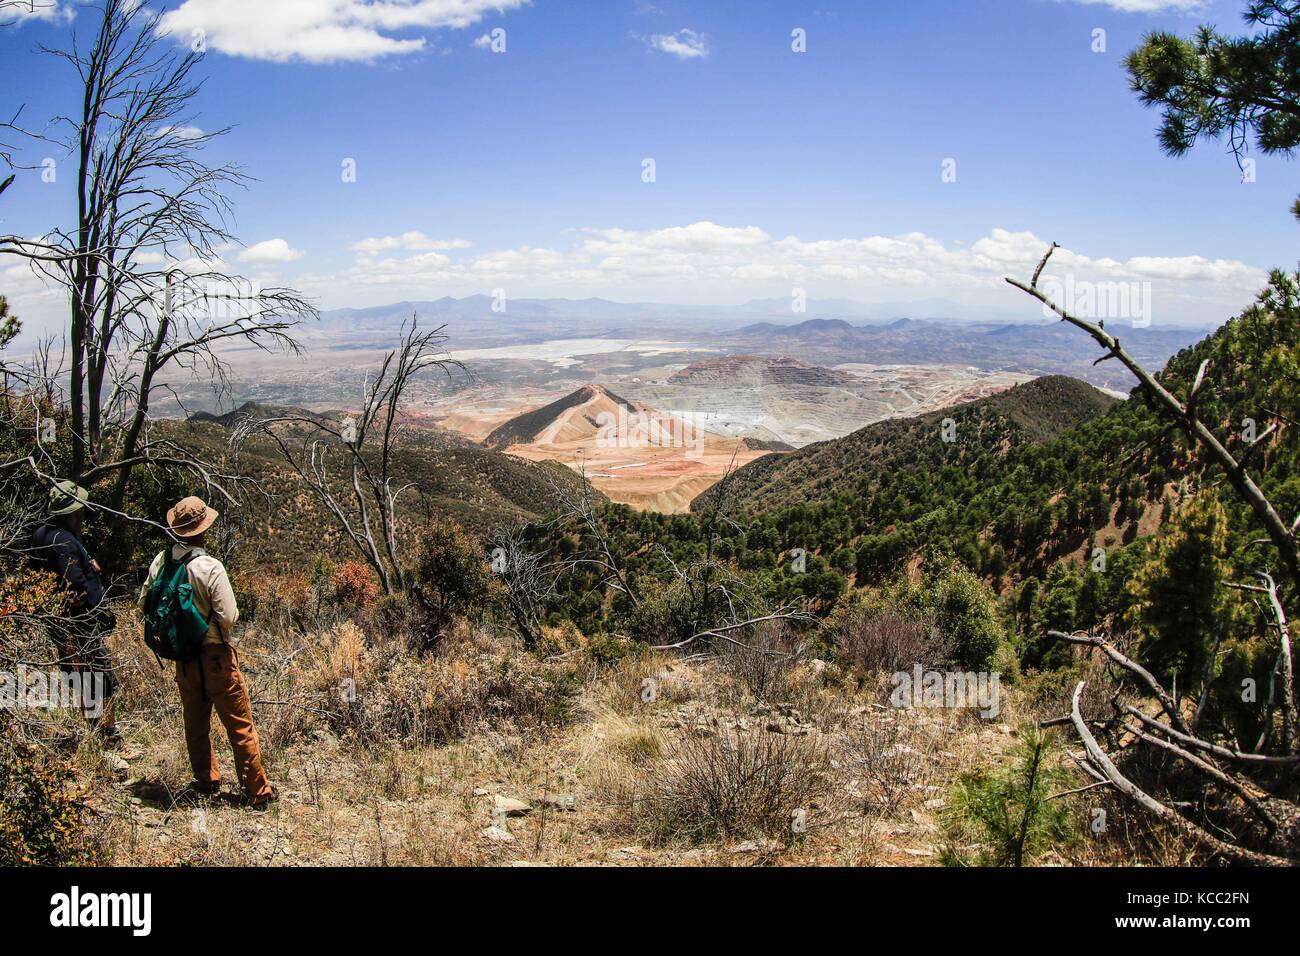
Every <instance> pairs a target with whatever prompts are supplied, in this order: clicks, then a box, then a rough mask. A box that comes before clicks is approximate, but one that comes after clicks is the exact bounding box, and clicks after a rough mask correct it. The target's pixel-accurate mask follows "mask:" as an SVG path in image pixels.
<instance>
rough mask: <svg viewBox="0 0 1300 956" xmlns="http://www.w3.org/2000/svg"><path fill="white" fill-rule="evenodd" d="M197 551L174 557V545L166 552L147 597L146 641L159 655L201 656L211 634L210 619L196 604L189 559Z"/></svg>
mask: <svg viewBox="0 0 1300 956" xmlns="http://www.w3.org/2000/svg"><path fill="white" fill-rule="evenodd" d="M197 556H198V552H196V551H191V552H190V553H189V554H187V555H186V556H185V557H184V558H182V559H181V560H180V561H173V560H172V557H171V548H168V549H167V551H166V552H164V557H163V566H162V568H161V569H160V570H159V571H158V577H156V578H154V581H153V584H151V585H149V591H148V593H147V594H145V598H144V642H145V644H146V645H148V647H149V649H150V650H151V651H153V652H154V653H155V654H157V655H158V656H159V657H163V658H166V659H167V660H169V661H192V660H194V659H195V658H197V657H198V656H199V651H200V649H201V648H202V647H203V639H204V638H205V637H207V634H208V621H207V619H206V618H205V617H204V616H203V615H202V614H200V613H199V609H198V608H197V607H195V606H194V589H193V587H191V586H190V577H189V571H188V568H189V563H190V561H192V560H193V559H194V558H195V557H197Z"/></svg>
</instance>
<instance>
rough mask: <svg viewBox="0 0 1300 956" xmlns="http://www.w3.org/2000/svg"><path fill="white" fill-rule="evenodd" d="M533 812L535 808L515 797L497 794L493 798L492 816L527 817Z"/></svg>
mask: <svg viewBox="0 0 1300 956" xmlns="http://www.w3.org/2000/svg"><path fill="white" fill-rule="evenodd" d="M532 812H533V808H532V807H531V806H529V805H528V804H526V803H524V801H522V800H516V799H515V798H514V797H503V796H501V794H499V793H498V794H497V795H496V796H494V797H493V798H492V815H493V816H497V815H498V814H502V813H504V814H505V815H506V816H508V817H526V816H528V814H530V813H532Z"/></svg>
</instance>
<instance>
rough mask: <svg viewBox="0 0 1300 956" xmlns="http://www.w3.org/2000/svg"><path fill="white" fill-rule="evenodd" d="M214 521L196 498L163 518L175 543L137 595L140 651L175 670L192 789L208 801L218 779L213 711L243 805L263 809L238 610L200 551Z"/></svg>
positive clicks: (216, 568) (272, 795)
mask: <svg viewBox="0 0 1300 956" xmlns="http://www.w3.org/2000/svg"><path fill="white" fill-rule="evenodd" d="M217 517H218V513H217V512H216V511H215V510H214V509H212V508H209V507H208V506H207V505H206V504H204V503H203V501H202V500H201V499H199V498H195V497H190V498H185V499H184V500H182V501H179V502H177V503H176V506H175V507H174V508H172V509H171V510H170V511H168V512H167V527H168V529H169V530H170V531H171V534H172V537H173V538H174V539H175V541H174V543H173V544H172V545H171V546H170V547H168V548H166V549H164V550H163V551H162V552H160V553H159V554H158V556H157V557H156V558H154V560H153V563H152V564H151V565H150V566H149V576H148V579H147V580H146V581H145V583H144V587H143V588H141V590H140V605H141V607H142V608H144V610H145V643H146V644H148V645H149V646H150V647H151V648H152V649H153V650H154V651H155V653H157V654H159V656H160V657H167V658H168V659H170V660H174V661H175V662H176V686H177V687H178V688H179V690H180V694H181V708H182V710H183V712H184V717H185V745H186V748H187V749H188V750H189V754H190V767H191V769H193V771H194V787H195V789H196V790H199V791H200V792H202V793H208V794H215V793H216V792H217V791H219V790H220V789H221V774H220V773H219V772H218V770H217V758H216V755H215V754H214V753H213V752H212V741H211V738H210V736H209V728H210V725H211V719H212V711H213V709H215V710H216V712H217V717H218V718H220V720H221V723H222V724H223V725H224V726H225V728H226V736H227V737H229V739H230V747H231V749H232V750H233V751H234V753H235V769H236V772H237V773H238V775H239V783H240V786H241V787H242V788H243V791H244V798H245V800H246V801H247V803H248V804H249V805H250V806H252V807H255V808H259V809H260V808H263V807H266V806H268V805H269V804H271V803H272V802H274V801H275V800H276V798H277V794H276V792H275V789H274V788H273V787H272V786H271V784H270V782H269V781H268V780H267V779H266V772H265V771H264V770H263V769H262V755H261V747H260V745H259V743H258V739H257V729H256V728H255V727H254V726H253V707H252V704H251V703H250V701H249V697H248V684H247V683H246V682H245V680H244V675H243V672H242V671H240V669H239V657H238V655H237V654H236V653H235V646H234V644H235V641H234V628H235V622H236V621H237V620H239V607H238V606H237V605H236V603H235V593H234V591H233V590H232V589H231V587H230V577H229V576H228V575H227V574H226V568H225V566H224V565H223V564H222V563H221V562H220V561H218V560H217V559H216V558H214V557H212V555H210V554H208V553H207V552H206V551H205V550H203V540H204V535H205V534H206V533H207V531H208V529H209V528H210V527H212V522H214V521H216V520H217Z"/></svg>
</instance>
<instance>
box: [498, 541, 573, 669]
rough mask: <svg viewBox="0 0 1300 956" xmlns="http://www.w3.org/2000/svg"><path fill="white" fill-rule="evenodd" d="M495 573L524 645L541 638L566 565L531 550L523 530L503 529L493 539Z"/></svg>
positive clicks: (527, 645) (532, 643) (513, 622)
mask: <svg viewBox="0 0 1300 956" xmlns="http://www.w3.org/2000/svg"><path fill="white" fill-rule="evenodd" d="M491 558H492V570H493V572H494V573H496V574H497V575H498V576H499V577H500V579H501V584H502V587H503V589H504V592H505V604H506V611H507V613H508V614H509V615H510V621H511V623H512V624H513V626H514V628H515V630H516V632H518V634H519V637H520V638H521V639H522V640H523V642H524V646H525V647H527V648H533V647H536V646H537V641H538V639H539V638H540V637H541V626H542V616H543V615H544V614H545V613H546V609H547V607H548V606H549V605H550V604H551V603H552V602H553V601H555V599H556V597H557V593H556V589H555V582H556V579H557V578H558V577H559V574H560V572H561V570H562V563H556V562H552V561H550V560H549V559H548V556H547V555H546V554H545V553H544V552H541V551H538V550H536V549H534V548H530V547H528V545H527V542H526V539H525V529H524V528H523V527H500V528H498V529H497V530H496V532H495V533H494V534H493V536H492V555H491Z"/></svg>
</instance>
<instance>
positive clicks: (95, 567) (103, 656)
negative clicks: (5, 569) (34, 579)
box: [30, 481, 122, 749]
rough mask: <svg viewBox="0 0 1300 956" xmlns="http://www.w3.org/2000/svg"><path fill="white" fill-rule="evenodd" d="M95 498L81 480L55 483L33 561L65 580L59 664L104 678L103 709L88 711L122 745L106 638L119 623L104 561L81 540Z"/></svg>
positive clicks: (107, 739)
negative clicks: (108, 595) (107, 600)
mask: <svg viewBox="0 0 1300 956" xmlns="http://www.w3.org/2000/svg"><path fill="white" fill-rule="evenodd" d="M89 500H90V492H88V491H87V490H86V489H85V488H83V487H81V486H80V485H78V484H77V483H76V482H74V481H60V482H56V483H55V485H54V486H53V487H52V488H51V489H50V505H49V512H48V515H47V517H46V519H45V520H44V521H43V522H41V523H40V524H39V525H37V526H36V530H35V531H33V532H32V541H31V549H30V560H31V563H32V565H33V566H35V567H36V568H38V569H39V570H42V571H49V572H50V573H51V574H54V575H56V576H57V577H58V578H59V579H60V580H61V581H62V582H63V585H64V588H65V590H66V598H65V600H64V604H63V614H62V616H61V617H60V618H59V619H58V620H57V621H56V622H54V623H53V630H54V631H55V633H56V635H57V643H58V645H59V647H58V651H59V669H60V670H62V671H64V672H65V673H69V674H73V673H75V674H80V675H81V677H82V679H83V680H84V679H86V678H87V677H89V678H90V679H93V680H95V681H97V682H98V683H99V687H98V688H97V689H96V694H97V696H98V698H99V700H100V701H102V710H100V712H99V713H98V714H97V715H96V716H91V715H90V714H89V713H87V715H86V716H87V719H88V720H90V723H91V726H92V727H93V728H94V729H95V730H96V731H97V732H98V733H99V734H100V736H101V737H102V739H103V741H104V744H105V746H107V747H109V748H111V749H118V748H120V747H121V745H122V738H121V737H120V736H119V735H118V732H117V721H116V719H115V718H116V710H117V708H116V705H115V704H114V699H113V697H114V694H115V693H116V692H117V686H118V684H117V677H116V676H115V675H114V673H113V661H112V659H111V658H110V657H109V654H108V648H107V646H106V645H105V641H104V636H105V635H106V634H109V633H111V632H112V630H113V629H114V628H115V627H116V626H117V619H116V618H115V617H114V615H113V612H112V611H110V610H109V609H108V607H107V605H105V604H104V585H103V583H102V582H101V581H100V578H99V576H100V573H101V569H100V567H99V562H98V561H96V560H95V559H94V558H92V557H91V556H90V552H89V551H87V550H86V546H85V545H84V544H83V543H82V541H81V523H82V518H83V517H84V516H85V512H86V504H87V502H88V501H89ZM97 709H99V708H97Z"/></svg>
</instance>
